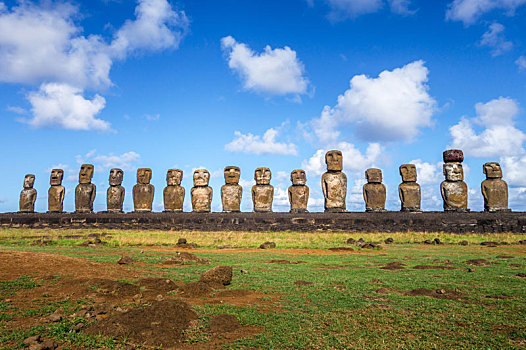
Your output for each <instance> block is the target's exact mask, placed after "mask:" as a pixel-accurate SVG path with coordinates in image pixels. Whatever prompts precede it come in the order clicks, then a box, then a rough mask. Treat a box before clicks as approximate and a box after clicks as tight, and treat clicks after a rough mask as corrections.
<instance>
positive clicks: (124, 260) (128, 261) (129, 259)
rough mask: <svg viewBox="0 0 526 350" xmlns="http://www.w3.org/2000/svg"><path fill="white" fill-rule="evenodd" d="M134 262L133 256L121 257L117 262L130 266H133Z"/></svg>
mask: <svg viewBox="0 0 526 350" xmlns="http://www.w3.org/2000/svg"><path fill="white" fill-rule="evenodd" d="M134 261H135V260H134V259H133V258H132V257H131V256H127V255H124V256H121V257H120V258H119V260H117V264H119V265H129V264H133V262H134Z"/></svg>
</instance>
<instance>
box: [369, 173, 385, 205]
mask: <svg viewBox="0 0 526 350" xmlns="http://www.w3.org/2000/svg"><path fill="white" fill-rule="evenodd" d="M365 178H366V179H367V183H366V184H365V185H363V199H364V200H365V211H373V212H382V211H385V198H386V190H385V185H384V184H383V183H382V171H381V170H380V169H376V168H370V169H367V170H366V171H365Z"/></svg>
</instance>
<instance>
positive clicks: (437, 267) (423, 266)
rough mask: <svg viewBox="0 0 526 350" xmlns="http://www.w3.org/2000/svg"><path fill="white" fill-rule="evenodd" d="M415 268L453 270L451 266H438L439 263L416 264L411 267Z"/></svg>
mask: <svg viewBox="0 0 526 350" xmlns="http://www.w3.org/2000/svg"><path fill="white" fill-rule="evenodd" d="M413 269H416V270H455V268H454V267H453V266H440V265H416V266H414V267H413Z"/></svg>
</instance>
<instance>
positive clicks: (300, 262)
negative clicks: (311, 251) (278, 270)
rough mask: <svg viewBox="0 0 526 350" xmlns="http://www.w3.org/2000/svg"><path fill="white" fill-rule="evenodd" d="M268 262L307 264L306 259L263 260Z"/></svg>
mask: <svg viewBox="0 0 526 350" xmlns="http://www.w3.org/2000/svg"><path fill="white" fill-rule="evenodd" d="M263 262H264V263H266V264H281V265H288V264H305V263H307V262H306V261H301V260H296V261H289V260H275V259H273V260H269V261H263Z"/></svg>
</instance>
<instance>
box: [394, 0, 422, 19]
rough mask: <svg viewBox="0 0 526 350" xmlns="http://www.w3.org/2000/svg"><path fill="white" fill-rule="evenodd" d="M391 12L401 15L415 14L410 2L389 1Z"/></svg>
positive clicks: (400, 0)
mask: <svg viewBox="0 0 526 350" xmlns="http://www.w3.org/2000/svg"><path fill="white" fill-rule="evenodd" d="M388 1H389V6H390V7H391V11H392V12H394V13H397V14H399V15H412V14H415V13H416V11H415V10H411V9H409V6H410V5H411V1H410V0H388Z"/></svg>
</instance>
